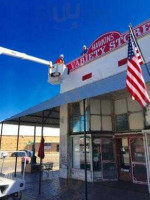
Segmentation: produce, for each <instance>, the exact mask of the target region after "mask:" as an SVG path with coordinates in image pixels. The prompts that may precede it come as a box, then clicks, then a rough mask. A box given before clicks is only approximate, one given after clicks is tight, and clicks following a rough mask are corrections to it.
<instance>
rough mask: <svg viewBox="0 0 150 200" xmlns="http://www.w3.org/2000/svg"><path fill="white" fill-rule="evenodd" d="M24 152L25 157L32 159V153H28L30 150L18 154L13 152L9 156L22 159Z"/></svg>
mask: <svg viewBox="0 0 150 200" xmlns="http://www.w3.org/2000/svg"><path fill="white" fill-rule="evenodd" d="M24 152H25V153H26V156H27V157H32V156H33V151H30V150H27V149H24V150H20V152H13V153H12V154H11V156H12V157H24V156H25V153H24Z"/></svg>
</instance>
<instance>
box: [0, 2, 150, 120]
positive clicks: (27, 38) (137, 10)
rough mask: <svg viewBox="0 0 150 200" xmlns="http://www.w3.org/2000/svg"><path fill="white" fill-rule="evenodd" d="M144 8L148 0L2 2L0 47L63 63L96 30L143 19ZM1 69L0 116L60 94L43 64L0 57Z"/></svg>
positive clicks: (125, 26)
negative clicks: (58, 58)
mask: <svg viewBox="0 0 150 200" xmlns="http://www.w3.org/2000/svg"><path fill="white" fill-rule="evenodd" d="M149 8H150V1H149V0H144V1H143V0H133V1H131V0H130V1H129V0H126V1H120V0H114V1H113V0H112V1H110V0H93V1H91V0H86V1H79V0H71V1H67V0H63V1H62V0H44V1H41V0H32V1H31V0H22V1H20V0H13V1H12V0H1V1H0V46H3V47H6V48H10V49H13V50H17V51H21V52H25V53H27V54H29V55H33V56H36V57H39V58H43V59H46V60H51V61H53V62H55V60H56V59H57V57H58V56H59V54H61V53H63V54H64V55H65V62H68V61H71V60H72V59H74V58H76V57H78V56H79V55H80V53H81V50H82V45H83V44H86V45H87V46H89V45H90V44H91V43H92V42H93V41H94V40H95V39H96V38H97V37H99V36H100V35H101V34H104V33H106V32H108V31H113V30H117V31H120V32H125V31H126V30H127V29H128V24H129V23H130V22H131V23H132V25H133V26H135V25H138V24H140V23H141V22H143V21H145V20H147V19H148V18H149V16H150V14H149V13H150V12H149ZM0 71H1V73H0V120H2V119H5V118H7V117H10V116H12V115H14V114H16V113H18V112H21V111H23V110H25V109H27V108H28V107H31V106H34V105H36V104H38V103H40V102H42V101H45V100H47V99H49V98H51V97H53V96H55V95H56V94H58V93H59V86H52V85H50V84H49V83H48V82H47V67H46V66H44V65H41V64H38V63H33V62H30V61H25V60H19V59H16V58H12V57H7V56H4V55H0Z"/></svg>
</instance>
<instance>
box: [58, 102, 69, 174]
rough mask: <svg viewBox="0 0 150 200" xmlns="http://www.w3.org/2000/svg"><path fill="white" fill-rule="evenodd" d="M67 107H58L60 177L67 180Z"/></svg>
mask: <svg viewBox="0 0 150 200" xmlns="http://www.w3.org/2000/svg"><path fill="white" fill-rule="evenodd" d="M68 123H69V119H68V105H63V106H61V107H60V177H61V178H67V177H68V173H69V134H68V132H69V131H68V127H69V126H68Z"/></svg>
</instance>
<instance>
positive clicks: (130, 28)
mask: <svg viewBox="0 0 150 200" xmlns="http://www.w3.org/2000/svg"><path fill="white" fill-rule="evenodd" d="M129 31H130V33H131V34H132V37H133V40H134V42H135V44H136V45H137V47H138V49H139V50H140V54H141V56H142V58H143V61H144V64H145V67H146V69H147V72H148V75H149V77H150V71H149V69H148V66H147V63H146V62H145V58H144V56H143V53H142V51H141V48H140V46H139V44H138V42H137V39H136V37H135V35H134V32H133V29H132V25H131V23H130V24H129Z"/></svg>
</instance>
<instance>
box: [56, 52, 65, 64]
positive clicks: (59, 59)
mask: <svg viewBox="0 0 150 200" xmlns="http://www.w3.org/2000/svg"><path fill="white" fill-rule="evenodd" d="M56 64H58V65H62V64H64V55H63V54H61V55H60V56H59V58H58V59H57V60H56Z"/></svg>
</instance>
